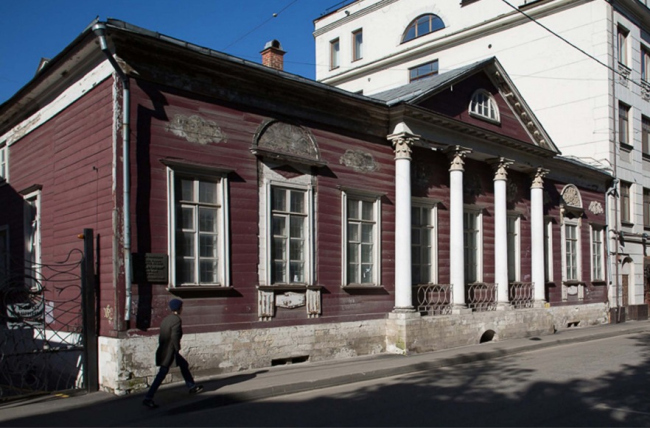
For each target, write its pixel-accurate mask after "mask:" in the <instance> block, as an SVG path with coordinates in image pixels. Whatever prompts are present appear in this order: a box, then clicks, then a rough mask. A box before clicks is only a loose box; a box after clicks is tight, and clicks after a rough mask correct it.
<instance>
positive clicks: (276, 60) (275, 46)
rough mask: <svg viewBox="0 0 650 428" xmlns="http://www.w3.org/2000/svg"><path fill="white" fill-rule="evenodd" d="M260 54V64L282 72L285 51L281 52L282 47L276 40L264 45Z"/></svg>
mask: <svg viewBox="0 0 650 428" xmlns="http://www.w3.org/2000/svg"><path fill="white" fill-rule="evenodd" d="M260 53H261V54H262V64H263V65H265V66H267V67H271V68H275V69H276V70H281V71H282V70H284V59H283V58H282V57H283V56H284V54H285V53H286V52H285V51H283V50H282V45H281V44H280V42H279V41H277V40H271V41H270V42H267V43H266V45H264V50H263V51H262V52H260Z"/></svg>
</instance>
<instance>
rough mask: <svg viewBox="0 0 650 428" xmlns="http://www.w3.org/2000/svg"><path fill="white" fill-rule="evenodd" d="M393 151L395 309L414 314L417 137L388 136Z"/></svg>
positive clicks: (404, 135) (395, 310) (403, 135)
mask: <svg viewBox="0 0 650 428" xmlns="http://www.w3.org/2000/svg"><path fill="white" fill-rule="evenodd" d="M388 138H389V140H391V141H392V143H393V147H394V149H395V308H394V310H393V312H413V311H415V309H414V308H413V298H412V295H413V292H412V285H413V281H412V279H411V145H412V144H413V141H415V139H416V138H417V137H415V136H408V135H406V134H398V135H390V136H389V137H388Z"/></svg>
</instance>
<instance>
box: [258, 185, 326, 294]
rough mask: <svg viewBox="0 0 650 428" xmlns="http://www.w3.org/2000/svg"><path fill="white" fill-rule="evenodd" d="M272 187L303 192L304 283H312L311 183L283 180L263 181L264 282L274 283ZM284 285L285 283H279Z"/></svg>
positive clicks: (312, 215)
mask: <svg viewBox="0 0 650 428" xmlns="http://www.w3.org/2000/svg"><path fill="white" fill-rule="evenodd" d="M273 187H282V188H285V189H295V190H301V191H304V192H305V197H306V200H305V204H306V207H307V229H306V230H305V234H306V237H305V253H306V254H305V283H306V285H308V286H309V285H314V268H313V266H314V233H315V227H314V223H315V222H314V195H313V189H312V186H311V185H307V184H297V183H292V182H290V181H285V180H277V179H271V180H265V183H264V195H265V197H264V204H263V207H264V211H263V212H264V213H265V215H264V221H265V223H266V233H265V242H264V249H263V251H262V254H263V257H264V266H265V284H268V285H274V284H273V278H272V277H271V271H272V266H271V264H272V263H273V262H272V260H271V245H272V242H273V225H272V215H271V203H270V201H271V197H272V188H273ZM280 285H286V284H280Z"/></svg>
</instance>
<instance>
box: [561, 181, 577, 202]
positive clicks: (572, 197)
mask: <svg viewBox="0 0 650 428" xmlns="http://www.w3.org/2000/svg"><path fill="white" fill-rule="evenodd" d="M561 197H562V202H564V204H565V205H567V206H569V207H574V208H582V197H581V196H580V191H579V190H578V188H577V187H576V186H574V185H573V184H567V185H566V186H565V187H564V189H562V194H561Z"/></svg>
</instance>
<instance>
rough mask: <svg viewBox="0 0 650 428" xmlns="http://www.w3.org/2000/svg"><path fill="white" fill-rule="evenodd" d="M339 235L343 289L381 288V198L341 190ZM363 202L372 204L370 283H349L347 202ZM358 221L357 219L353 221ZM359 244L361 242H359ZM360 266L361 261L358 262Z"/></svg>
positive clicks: (369, 193)
mask: <svg viewBox="0 0 650 428" xmlns="http://www.w3.org/2000/svg"><path fill="white" fill-rule="evenodd" d="M341 190H342V191H341V214H342V215H341V220H342V223H341V232H342V233H341V235H342V256H343V257H342V269H341V283H342V284H343V285H342V286H343V288H345V287H359V286H360V287H381V273H382V268H381V235H382V227H381V226H382V224H381V221H382V219H381V210H382V206H381V197H382V195H378V194H376V193H371V192H364V191H360V190H354V189H341ZM352 200H354V201H359V202H361V201H363V202H370V203H372V207H373V218H374V220H373V223H374V225H375V227H374V228H373V231H372V238H373V250H372V251H373V253H372V254H371V260H372V263H373V267H372V278H373V280H372V281H371V282H351V281H349V278H350V272H349V262H350V255H349V251H348V244H349V232H348V225H349V218H348V215H349V214H348V202H349V201H352ZM354 220H359V219H354ZM360 242H361V241H360ZM360 258H361V253H360V252H359V259H360ZM359 263H360V264H361V261H360V262H359ZM359 275H361V270H359Z"/></svg>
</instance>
